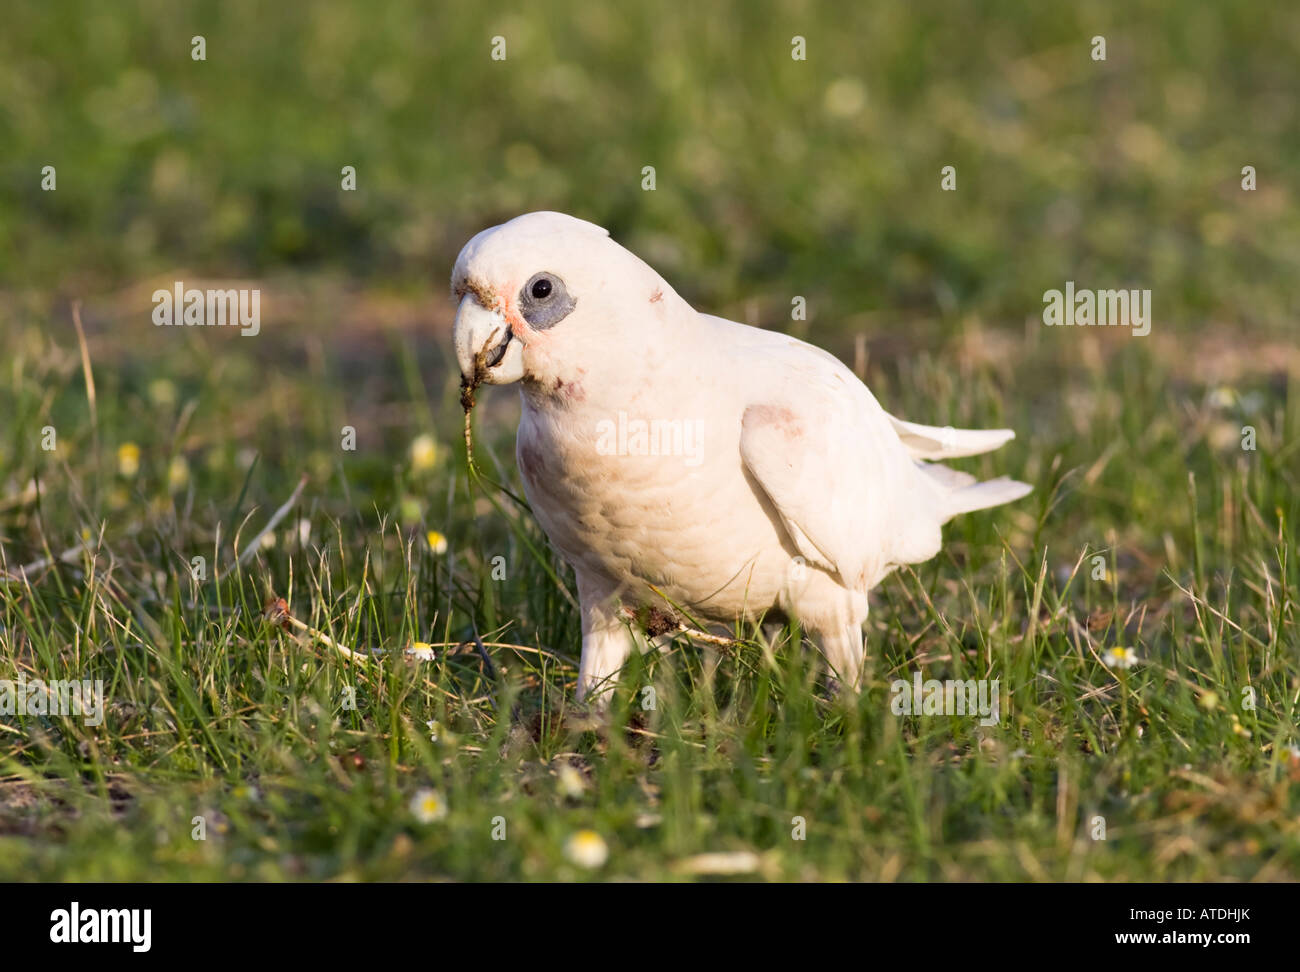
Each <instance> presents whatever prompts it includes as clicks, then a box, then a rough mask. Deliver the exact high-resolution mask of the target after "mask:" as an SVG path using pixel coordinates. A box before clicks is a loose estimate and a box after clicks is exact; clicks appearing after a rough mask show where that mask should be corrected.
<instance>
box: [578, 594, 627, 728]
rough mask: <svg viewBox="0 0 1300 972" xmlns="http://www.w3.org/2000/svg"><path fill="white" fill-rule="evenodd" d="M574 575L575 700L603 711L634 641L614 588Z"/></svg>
mask: <svg viewBox="0 0 1300 972" xmlns="http://www.w3.org/2000/svg"><path fill="white" fill-rule="evenodd" d="M577 575H578V604H579V607H580V609H581V614H582V660H581V661H580V662H579V663H578V692H577V700H578V701H579V702H582V701H584V700H585V701H587V702H588V703H590V704H592V705H595V706H596V707H597V708H605V707H606V706H607V705H608V703H609V696H610V693H612V692H613V690H614V684H615V683H616V682H617V681H618V673H619V670H620V669H621V668H622V667H623V665H624V663H625V662H626V661H627V659H628V657H629V656H630V655H631V654H632V651H633V650H634V649H635V648H636V639H635V637H634V635H633V634H632V629H631V627H630V625H629V622H628V618H627V616H626V615H625V614H624V613H623V611H622V604H621V602H620V600H619V597H618V587H617V585H616V584H614V583H611V582H609V581H607V580H606V579H604V578H602V577H599V576H596V575H593V574H590V573H587V572H585V571H578V572H577Z"/></svg>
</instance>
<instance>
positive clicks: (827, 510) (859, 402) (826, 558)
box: [740, 338, 1029, 590]
mask: <svg viewBox="0 0 1300 972" xmlns="http://www.w3.org/2000/svg"><path fill="white" fill-rule="evenodd" d="M744 353H745V354H746V355H747V356H753V358H754V359H755V360H756V363H757V364H758V372H759V373H760V374H762V375H763V376H764V379H765V381H764V387H763V391H762V393H761V394H760V395H758V396H756V397H755V398H754V400H753V401H752V402H751V404H750V405H749V406H748V407H747V408H746V409H745V411H744V415H743V418H742V430H741V438H740V452H741V458H742V460H743V461H744V463H745V467H746V468H747V469H748V470H749V472H750V474H751V475H752V476H753V478H754V479H755V480H756V481H757V483H758V485H759V487H760V488H761V489H762V491H763V492H764V494H766V496H767V497H768V499H769V500H770V501H771V503H772V505H773V507H774V508H775V509H776V511H777V514H778V516H779V517H780V519H781V523H782V525H783V526H784V527H785V529H786V531H787V533H788V534H789V536H790V539H791V541H792V542H793V543H794V545H795V547H796V549H798V551H799V553H800V554H801V555H802V556H803V557H804V558H805V559H807V560H808V561H809V562H810V563H812V564H816V565H818V566H821V567H823V568H825V569H827V570H831V571H834V572H836V573H838V574H839V575H840V577H841V579H842V580H843V582H844V583H845V584H846V585H847V586H849V587H853V588H856V589H859V590H866V589H868V588H870V587H871V586H872V585H874V584H875V583H876V582H877V581H878V580H879V578H880V577H881V576H882V575H883V574H884V573H885V572H886V571H887V570H888V569H889V568H890V567H891V566H894V565H897V564H902V563H919V562H920V561H923V560H928V559H929V558H930V557H933V556H934V555H935V554H936V553H937V552H938V550H939V546H940V541H941V531H940V527H941V526H942V524H943V523H944V522H945V521H947V520H948V519H949V518H950V517H952V516H954V515H955V514H957V513H960V512H966V511H968V510H972V509H980V508H983V507H985V506H994V505H997V504H999V503H1004V502H1009V501H1010V500H1012V499H1016V498H1018V497H1019V496H1022V495H1024V494H1025V493H1026V492H1028V491H1029V487H1028V486H1026V485H1025V484H1023V483H1016V482H1013V481H1011V480H1007V479H999V480H993V481H992V482H987V483H975V482H974V480H973V478H972V477H970V476H969V475H967V474H965V473H960V472H956V471H954V470H950V469H948V468H947V467H945V466H938V465H931V464H929V463H927V462H922V461H919V460H920V459H922V458H941V457H952V456H962V455H974V454H976V453H979V452H985V451H988V450H989V449H994V448H997V447H998V446H999V445H1001V444H1002V443H1004V442H1006V441H1007V440H1008V439H1009V438H1011V437H1012V433H1011V432H1009V431H1006V430H990V431H983V430H965V429H940V428H933V427H929V426H923V425H915V424H913V423H910V422H903V421H902V420H900V419H896V418H894V417H893V416H892V415H889V414H888V413H887V412H885V410H884V409H882V408H881V407H880V404H879V403H878V402H877V401H876V400H875V398H874V396H872V394H871V392H870V391H868V390H867V388H866V386H865V385H863V384H862V383H861V382H860V381H858V379H857V377H856V376H855V375H854V374H853V373H852V372H851V371H849V370H848V369H847V368H846V367H845V366H844V365H843V364H842V363H841V362H840V361H839V360H838V359H836V358H835V357H833V356H832V355H830V354H827V353H826V352H824V351H821V350H820V349H818V348H815V347H813V346H811V345H808V344H804V343H803V342H801V341H796V340H794V339H792V338H785V339H784V340H782V341H779V342H777V341H771V342H762V344H761V346H750V347H747V348H745V349H744Z"/></svg>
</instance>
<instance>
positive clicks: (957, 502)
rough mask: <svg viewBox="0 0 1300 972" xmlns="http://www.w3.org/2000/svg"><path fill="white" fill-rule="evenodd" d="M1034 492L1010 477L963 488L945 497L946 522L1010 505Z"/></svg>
mask: <svg viewBox="0 0 1300 972" xmlns="http://www.w3.org/2000/svg"><path fill="white" fill-rule="evenodd" d="M1032 490H1033V487H1032V486H1030V485H1029V484H1028V483H1022V482H1019V481H1018V480H1015V479H1011V478H1010V477H1009V476H999V477H998V478H997V479H989V480H985V481H984V482H982V483H973V484H971V485H970V486H963V487H961V488H960V489H955V490H953V491H952V492H950V493H948V494H946V495H945V496H944V522H945V523H946V522H948V520H951V519H952V518H953V517H954V516H957V515H959V514H961V513H970V512H971V511H972V510H983V509H987V508H988V507H990V506H1001V505H1002V504H1003V503H1010V502H1011V501H1012V500H1018V499H1020V497H1022V496H1024V495H1025V494H1027V493H1029V492H1031V491H1032Z"/></svg>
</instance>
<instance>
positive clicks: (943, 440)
mask: <svg viewBox="0 0 1300 972" xmlns="http://www.w3.org/2000/svg"><path fill="white" fill-rule="evenodd" d="M888 418H889V421H890V423H891V424H892V425H893V426H894V431H895V432H897V433H898V438H899V439H900V440H901V441H902V443H903V445H904V446H906V447H907V451H908V452H909V453H911V455H912V458H913V459H929V460H933V459H958V458H961V457H962V456H978V455H979V454H980V453H983V452H992V451H993V450H994V449H996V448H998V447H999V446H1003V445H1005V444H1006V443H1008V442H1010V441H1011V440H1012V439H1014V438H1015V437H1016V433H1015V432H1014V431H1012V430H1011V429H954V428H952V427H951V426H949V427H948V428H939V427H938V426H935V425H917V424H916V423H915V422H904V421H903V420H902V419H900V418H895V417H894V416H893V415H888Z"/></svg>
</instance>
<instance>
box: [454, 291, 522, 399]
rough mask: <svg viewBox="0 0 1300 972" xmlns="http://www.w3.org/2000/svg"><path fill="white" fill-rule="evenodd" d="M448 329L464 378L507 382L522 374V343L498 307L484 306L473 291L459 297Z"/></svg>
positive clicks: (499, 383)
mask: <svg viewBox="0 0 1300 972" xmlns="http://www.w3.org/2000/svg"><path fill="white" fill-rule="evenodd" d="M451 333H452V341H453V343H454V344H455V346H456V362H457V363H458V364H459V365H460V373H461V375H462V376H464V377H465V378H467V379H471V380H474V379H475V378H476V377H477V379H478V380H479V381H484V382H486V383H488V384H489V385H508V384H510V383H511V382H515V381H518V380H519V379H520V378H522V377H523V376H524V348H523V343H522V342H521V341H520V340H519V339H518V338H516V337H514V336H513V335H512V334H511V333H510V325H509V324H507V323H506V319H505V318H504V317H502V316H501V312H500V311H495V310H487V309H485V308H484V307H483V306H482V305H481V304H480V303H479V302H478V301H477V300H476V299H475V298H474V295H473V294H466V295H465V296H464V297H462V298H461V301H460V307H459V308H458V309H457V311H456V323H455V325H454V326H453V327H452V332H451ZM476 372H477V375H476Z"/></svg>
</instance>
